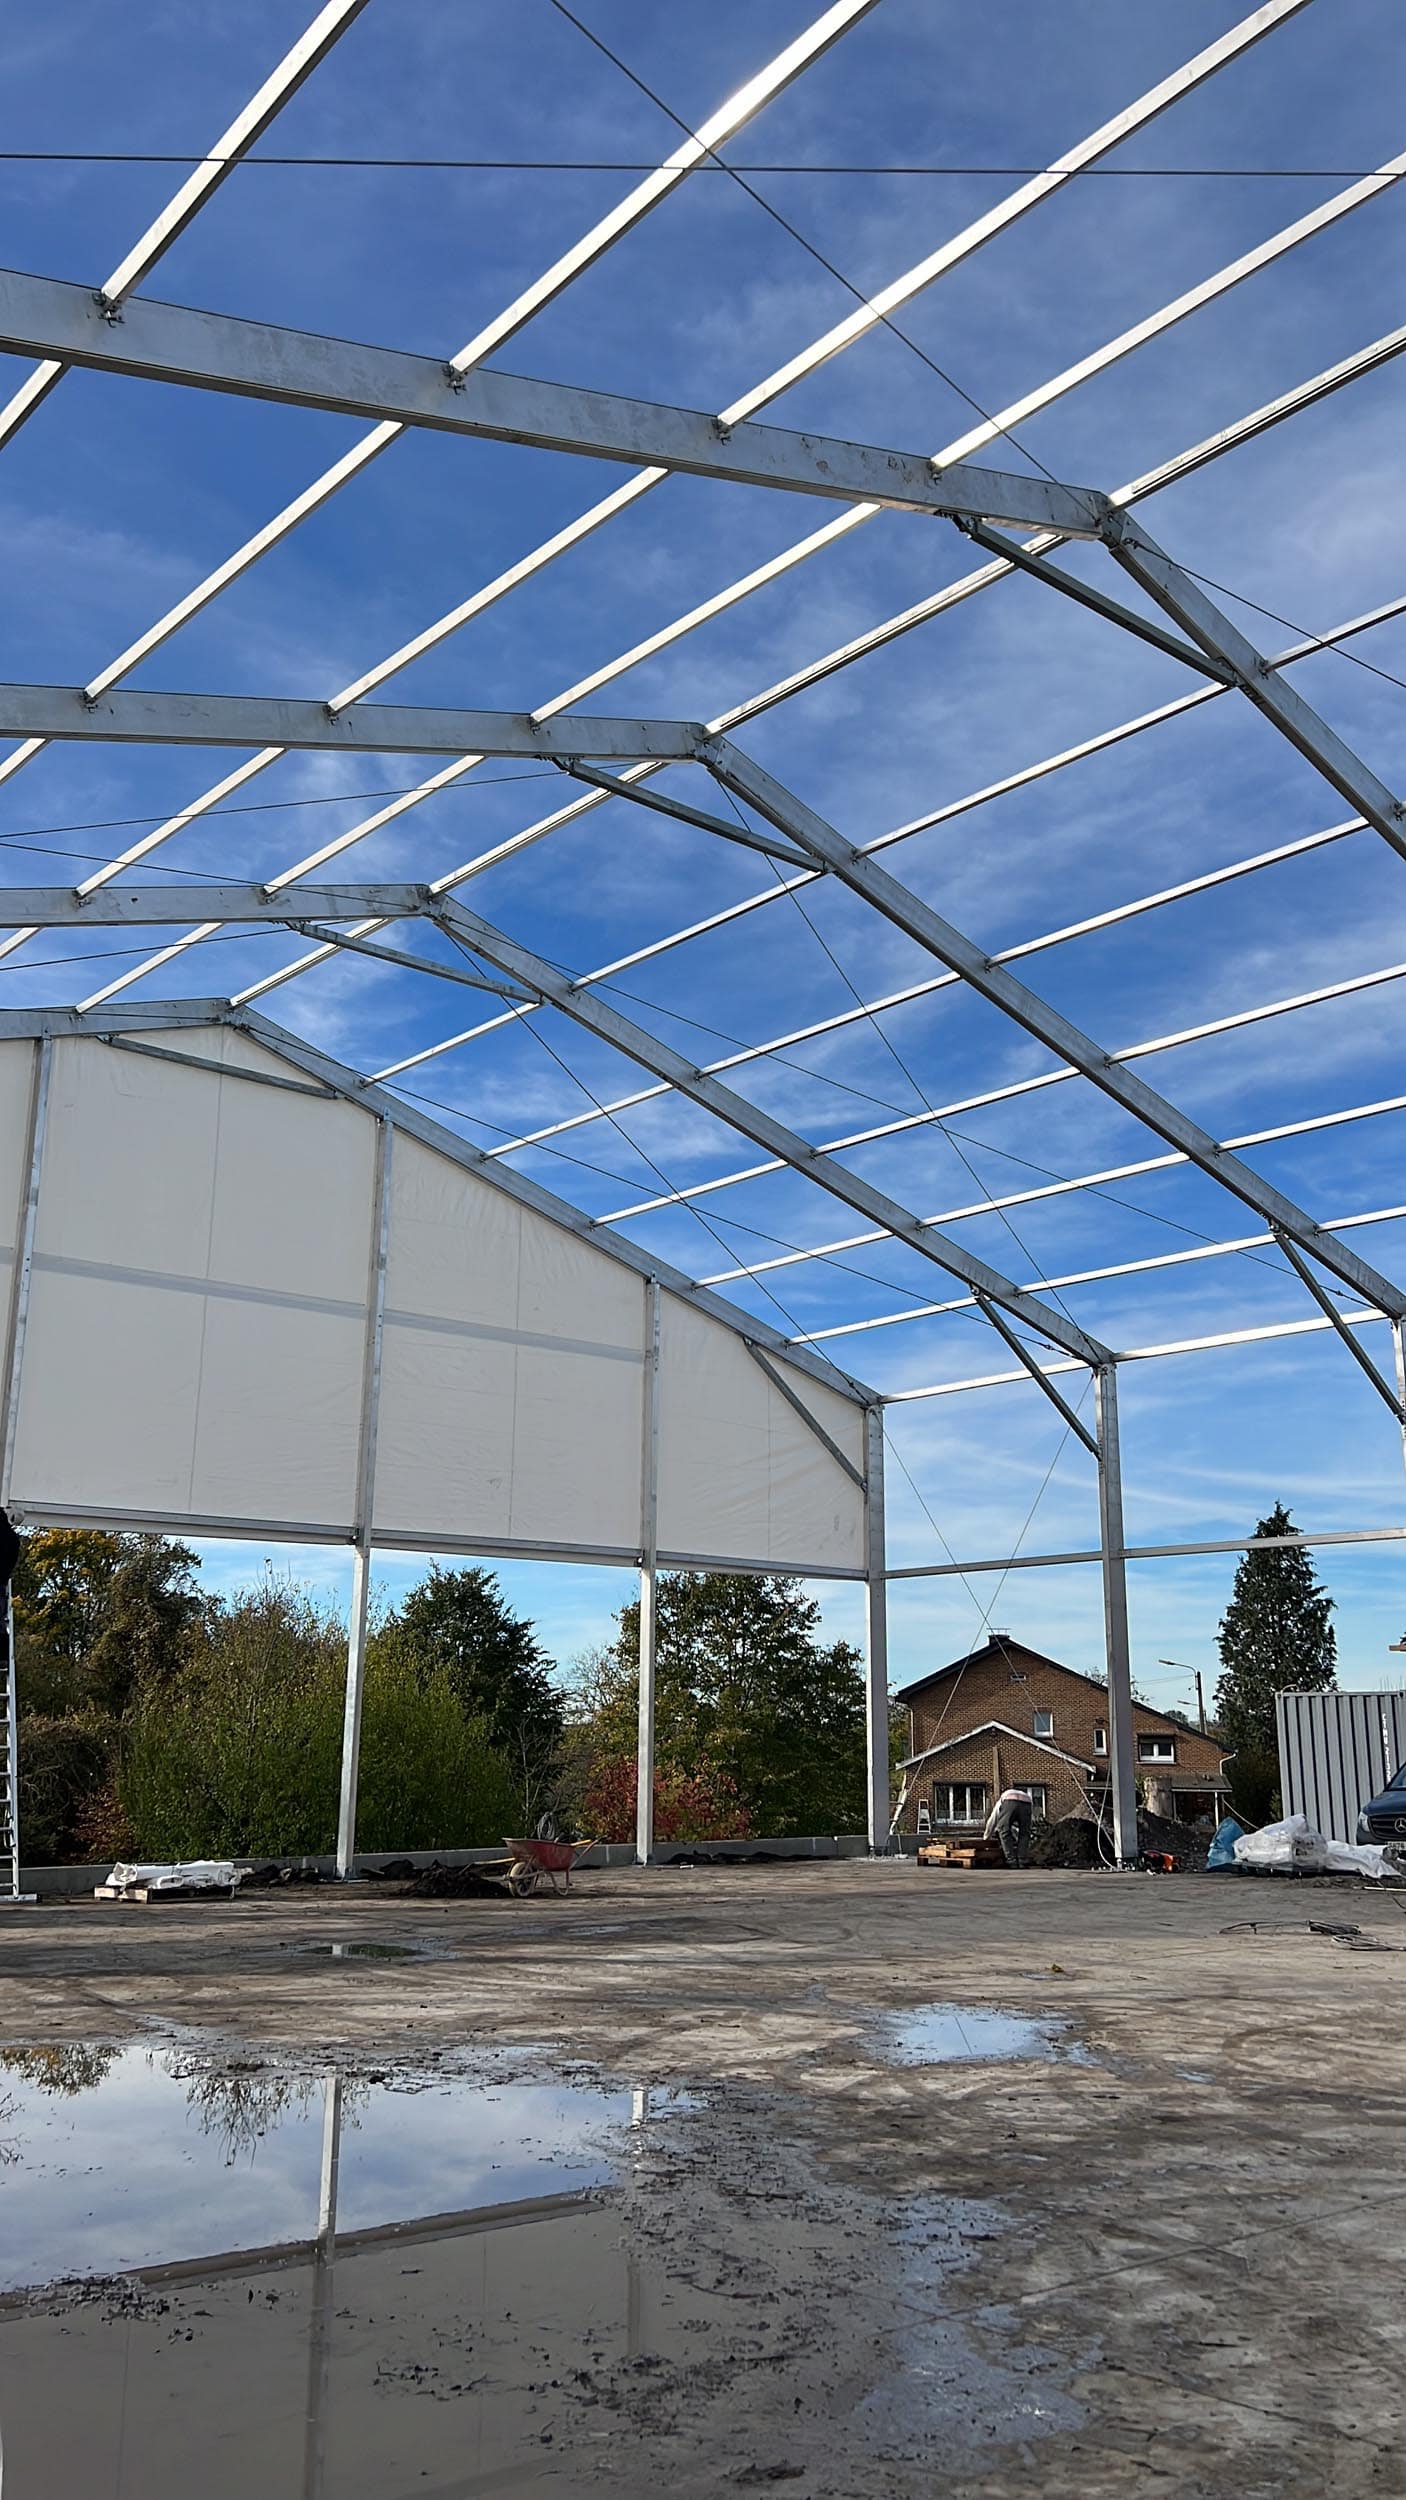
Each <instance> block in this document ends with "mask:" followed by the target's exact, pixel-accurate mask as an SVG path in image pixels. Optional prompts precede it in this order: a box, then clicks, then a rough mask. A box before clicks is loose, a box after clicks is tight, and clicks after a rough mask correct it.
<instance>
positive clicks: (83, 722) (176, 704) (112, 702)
mask: <svg viewBox="0 0 1406 2500" xmlns="http://www.w3.org/2000/svg"><path fill="white" fill-rule="evenodd" d="M5 735H9V736H13V737H24V738H27V737H30V736H35V737H42V738H58V739H67V738H72V739H83V740H98V741H101V742H103V743H114V742H115V743H117V744H120V745H128V746H130V745H138V746H194V747H206V746H226V747H269V746H274V745H277V746H279V747H292V748H307V749H315V750H330V751H332V752H334V753H335V752H336V751H337V750H338V749H339V748H340V749H344V750H345V751H346V752H347V753H349V754H353V755H443V754H448V755H453V754H455V753H456V752H457V751H458V750H459V749H461V748H463V747H466V746H473V747H476V748H478V750H479V751H480V752H481V753H482V754H484V755H512V756H520V757H521V756H527V757H532V758H535V759H538V760H540V761H542V762H544V763H551V762H552V761H553V760H554V758H555V757H557V756H558V755H561V756H568V755H571V756H578V755H603V756H607V757H616V758H619V757H629V758H631V759H633V758H635V757H637V756H649V757H650V758H651V759H652V760H653V761H654V762H656V763H667V764H686V763H689V762H691V761H692V760H693V759H694V757H695V756H696V755H697V753H698V751H699V749H700V747H701V746H702V745H703V744H704V742H705V740H706V736H707V732H706V731H705V729H704V728H703V726H702V724H701V722H698V721H658V720H640V719H637V718H629V717H626V718H612V717H610V716H608V715H605V714H601V715H598V716H593V715H592V714H590V713H588V712H574V713H562V714H561V715H559V717H557V718H556V719H553V720H549V721H539V720H537V719H536V718H535V717H534V715H533V714H532V713H531V712H480V711H459V710H457V709H456V710H452V711H444V710H440V709H437V708H431V707H429V706H425V707H420V706H418V705H414V704H401V703H362V704H358V705H356V706H355V708H353V709H349V710H347V711H344V712H336V711H333V710H332V709H331V708H330V706H329V705H327V704H326V703H319V702H317V701H315V700H309V699H306V698H299V697H297V696H286V695H258V694H247V695H246V694H165V693H159V694H158V693H148V692H147V691H146V690H145V689H144V688H122V689H121V690H116V689H114V690H113V691H112V692H111V693H108V694H103V695H98V696H97V697H96V698H94V697H90V696H88V695H86V694H85V693H84V691H83V688H82V687H81V686H13V685H0V736H5ZM93 890H94V891H96V890H97V889H96V887H95V888H94V889H93Z"/></svg>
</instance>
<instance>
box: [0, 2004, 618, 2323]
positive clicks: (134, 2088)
mask: <svg viewBox="0 0 1406 2500" xmlns="http://www.w3.org/2000/svg"><path fill="white" fill-rule="evenodd" d="M658 2099H659V2096H656V2104H657V2103H658ZM637 2114H638V2113H637V2109H636V2104H635V2100H634V2097H633V2096H632V2095H631V2094H630V2093H629V2092H626V2091H618V2090H616V2091H608V2090H604V2089H602V2088H601V2087H600V2085H598V2084H597V2083H595V2082H594V2081H590V2082H585V2081H580V2080H575V2079H573V2080H572V2081H570V2082H554V2083H521V2082H517V2081H516V2080H511V2079H509V2080H506V2081H505V2080H494V2081H491V2082H487V2083H484V2082H478V2081H465V2080H463V2079H459V2078H456V2079H452V2080H450V2079H446V2080H442V2081H441V2080H439V2079H438V2078H435V2079H431V2080H428V2081H427V2080H426V2079H424V2078H423V2077H417V2078H416V2080H415V2083H414V2086H413V2088H410V2089H407V2088H404V2087H398V2086H397V2084H396V2083H395V2082H394V2081H393V2080H389V2079H383V2080H381V2081H379V2082H374V2083H369V2082H361V2083H350V2082H349V2083H346V2084H342V2083H338V2082H334V2080H333V2079H331V2078H329V2079H327V2081H326V2082H324V2081H323V2080H322V2079H321V2078H319V2077H317V2076H302V2077H298V2076H290V2075H288V2074H286V2073H283V2072H281V2071H277V2070H274V2069H270V2068H265V2067H261V2066H259V2065H257V2064H252V2063H250V2064H246V2065H243V2066H240V2065H238V2064H236V2065H234V2066H233V2067H230V2066H227V2065H225V2066H220V2067H218V2068H217V2067H214V2066H212V2065H209V2064H208V2063H206V2064H204V2065H203V2066H198V2065H196V2064H195V2063H194V2062H193V2061H192V2060H191V2059H190V2058H188V2057H185V2056H183V2055H182V2054H181V2053H180V2052H178V2051H168V2052H166V2053H164V2054H155V2053H153V2052H151V2051H150V2050H146V2049H136V2048H125V2049H116V2050H113V2049H97V2048H78V2049H72V2048H55V2049H38V2050H20V2051H14V2050H11V2051H10V2052H8V2053H7V2054H6V2055H5V2056H4V2057H3V2058H0V2291H14V2290H16V2289H17V2288H20V2287H22V2286H25V2285H31V2284H42V2283H47V2282H51V2281H54V2280H56V2279H58V2278H60V2277H65V2276H70V2275H103V2276H108V2275H116V2274H123V2273H127V2272H129V2271H134V2270H136V2269H140V2268H148V2267H152V2266H164V2265H170V2264H175V2263H189V2262H191V2261H192V2260H196V2259H199V2258H202V2257H205V2256H208V2255H209V2254H210V2252H211V2251H212V2250H213V2251H220V2252H222V2253H223V2254H225V2255H228V2254H229V2253H230V2252H239V2251H247V2250H250V2249H255V2248H259V2249H263V2248H271V2247H274V2246H277V2245H282V2244H288V2243H299V2242H302V2243H306V2242H309V2241H311V2240H313V2239H314V2238H315V2237H316V2235H317V2232H318V2230H319V2227H320V2216H321V2203H320V2199H321V2196H322V2190H323V2185H324V2174H325V2170H326V2166H327V2163H328V2161H329V2160H330V2159H333V2157H334V2156H333V2153H332V2152H329V2140H330V2139H329V2129H333V2128H334V2120H335V2128H334V2133H335V2148H334V2150H335V2168H336V2173H337V2182H336V2184H337V2228H338V2231H339V2232H347V2231H350V2232H357V2231H361V2230H365V2229H370V2228H375V2227H377V2226H380V2225H385V2224H388V2223H402V2222H419V2221H421V2220H423V2219H424V2218H426V2217H428V2216H431V2215H445V2214H453V2213H463V2212H465V2211H469V2210H473V2209H476V2208H481V2207H484V2206H498V2205H504V2204H512V2203H516V2202H519V2201H520V2200H522V2199H523V2198H526V2197H537V2196H542V2195H553V2196H556V2195H560V2194H561V2193H563V2192H568V2193H570V2192H577V2193H579V2192H580V2191H582V2190H584V2189H586V2188H589V2187H593V2186H596V2185H599V2184H600V2183H601V2182H602V2181H603V2180H604V2179H606V2178H607V2177H608V2176H609V2173H610V2169H611V2156H610V2149H609V2146H608V2144H607V2143H606V2141H605V2138H606V2136H607V2134H608V2132H609V2130H610V2129H612V2128H614V2127H618V2126H620V2125H622V2124H625V2123H627V2122H629V2121H630V2120H631V2119H632V2118H634V2117H636V2116H637Z"/></svg>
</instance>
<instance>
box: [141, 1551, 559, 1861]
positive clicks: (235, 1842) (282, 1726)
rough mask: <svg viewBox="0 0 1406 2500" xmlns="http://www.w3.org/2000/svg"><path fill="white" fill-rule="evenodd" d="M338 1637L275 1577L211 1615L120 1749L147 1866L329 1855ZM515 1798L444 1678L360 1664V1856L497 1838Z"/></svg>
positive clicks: (340, 1670)
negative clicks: (170, 1682) (179, 1669)
mask: <svg viewBox="0 0 1406 2500" xmlns="http://www.w3.org/2000/svg"><path fill="white" fill-rule="evenodd" d="M346 1647H347V1632H346V1625H345V1623H344V1622H343V1621H342V1619H341V1617H340V1615H339V1614H338V1613H337V1612H336V1610H335V1608H331V1607H326V1606H319V1605H318V1604H316V1603H315V1602H314V1600H313V1599H312V1598H310V1597H309V1596H308V1594H307V1592H306V1591H305V1590H302V1589H300V1588H298V1587H297V1586H296V1584H294V1583H293V1582H291V1581H287V1580H280V1579H277V1578H275V1577H274V1576H273V1575H269V1576H268V1577H267V1578H266V1579H265V1580H264V1581H263V1582H261V1583H260V1585H259V1586H258V1587H257V1588H255V1589H252V1590H250V1591H248V1592H246V1593H245V1594H244V1595H243V1596H240V1597H238V1598H236V1599H234V1600H233V1601H232V1602H230V1603H229V1604H227V1605H215V1606H212V1607H210V1608H209V1609H208V1610H207V1612H206V1614H205V1617H204V1619H203V1622H202V1625H201V1627H200V1632H199V1635H198V1638H197V1640H196V1642H195V1644H194V1646H193V1649H192V1654H191V1660H190V1663H189V1665H188V1667H187V1669H186V1671H185V1673H184V1674H183V1675H182V1677H181V1678H180V1679H179V1681H178V1682H177V1683H176V1685H175V1686H174V1687H171V1688H167V1687H152V1686H148V1687H147V1688H145V1689H144V1690H143V1692H142V1694H141V1696H140V1698H139V1700H138V1703H137V1706H136V1708H135V1710H134V1711H133V1713H132V1716H131V1720H130V1723H129V1727H128V1730H127V1733H126V1735H125V1737H124V1740H123V1746H122V1755H121V1769H120V1778H119V1787H120V1795H121V1800H122V1804H123V1807H124V1809H125V1812H126V1814H127V1816H128V1819H129V1821H130V1824H131V1827H132V1831H133V1833H134V1835H135V1845H136V1848H137V1850H138V1852H139V1853H140V1854H141V1855H142V1856H149V1857H153V1858H187V1857H275V1856H283V1855H292V1854H304V1855H308V1856H318V1855H325V1854H327V1853H328V1852H329V1851H330V1850H331V1849H332V1847H333V1845H334V1842H335V1839H336V1828H337V1795H338V1781H339V1769H340V1762H341V1743H342V1704H343V1694H344V1686H345V1677H346ZM515 1804H516V1797H515V1792H514V1788H513V1784H512V1782H511V1780H510V1779H509V1777H508V1774H507V1771H506V1769H505V1767H504V1764H503V1763H502V1761H501V1760H500V1758H499V1756H498V1755H497V1753H496V1752H495V1751H494V1748H493V1745H492V1743H491V1740H490V1737H489V1732H488V1729H487V1727H486V1725H485V1723H484V1721H483V1720H482V1719H481V1718H470V1717H468V1716H466V1714H465V1712H464V1709H463V1707H462V1703H461V1700H460V1697H459V1694H458V1693H457V1692H456V1690H455V1688H454V1686H453V1685H452V1683H451V1682H450V1679H449V1677H448V1676H447V1675H446V1674H445V1673H444V1671H443V1670H442V1669H438V1668H429V1669H426V1670H425V1671H424V1672H422V1673H412V1672H411V1671H410V1669H409V1667H408V1666H407V1664H406V1662H405V1660H404V1659H403V1658H402V1657H400V1656H399V1655H398V1654H397V1652H396V1651H395V1649H394V1648H391V1649H389V1650H388V1649H385V1648H381V1649H380V1650H379V1651H378V1652H377V1653H376V1654H374V1655H370V1654H368V1659H367V1670H366V1688H365V1695H364V1702H363V1711H362V1731H361V1778H360V1797H359V1806H358V1814H357V1840H358V1844H359V1846H360V1847H361V1848H363V1849H367V1850H393V1849H417V1848H418V1849H435V1848H468V1847H475V1846H478V1845H481V1844H484V1843H492V1842H495V1841H499V1840H501V1839H502V1838H503V1836H504V1833H505V1832H506V1830H507V1829H508V1827H509V1825H510V1823H511V1822H512V1820H513V1819H514V1807H515Z"/></svg>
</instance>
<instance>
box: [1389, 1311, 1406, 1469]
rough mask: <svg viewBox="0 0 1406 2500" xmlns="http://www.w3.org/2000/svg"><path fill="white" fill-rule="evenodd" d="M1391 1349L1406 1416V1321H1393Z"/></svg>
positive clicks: (1405, 1441) (1404, 1450)
mask: <svg viewBox="0 0 1406 2500" xmlns="http://www.w3.org/2000/svg"><path fill="white" fill-rule="evenodd" d="M1391 1348H1392V1353H1393V1355H1394V1356H1395V1358H1396V1394H1397V1397H1398V1399H1399V1400H1400V1403H1401V1408H1402V1412H1403V1414H1406V1320H1399V1319H1394V1320H1393V1321H1392V1323H1391ZM1401 1454H1402V1457H1403V1458H1406V1424H1403V1426H1402V1432H1401Z"/></svg>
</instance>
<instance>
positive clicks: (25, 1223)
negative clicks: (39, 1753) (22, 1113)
mask: <svg viewBox="0 0 1406 2500" xmlns="http://www.w3.org/2000/svg"><path fill="white" fill-rule="evenodd" d="M53 1057H54V1045H53V1042H52V1040H51V1038H50V1036H49V1035H48V1034H47V1033H45V1034H44V1035H43V1036H42V1037H41V1038H40V1040H39V1042H38V1043H37V1044H36V1047H35V1053H34V1079H33V1083H32V1086H31V1089H30V1097H29V1134H28V1139H27V1142H26V1150H25V1164H24V1175H25V1177H24V1184H23V1194H22V1196H21V1199H20V1204H19V1210H18V1219H19V1220H18V1222H17V1224H16V1227H15V1264H14V1269H13V1272H12V1275H11V1278H10V1308H9V1315H8V1322H7V1326H6V1330H5V1378H4V1428H3V1436H0V1504H8V1502H9V1499H10V1490H11V1480H12V1478H13V1475H14V1466H15V1436H16V1433H17V1431H18V1428H19V1411H20V1379H21V1373H22V1371H23V1367H24V1341H25V1335H26V1332H27V1330H28V1326H29V1288H30V1280H31V1278H32V1276H33V1273H34V1235H35V1229H36V1226H37V1224H38V1221H39V1178H40V1174H41V1172H42V1170H43V1164H44V1132H45V1128H46V1126H47V1124H48V1116H49V1083H50V1078H51V1076H52V1072H53ZM5 1775H6V1778H7V1780H8V1782H9V1792H10V1793H9V1797H8V1800H7V1804H8V1809H9V1825H10V1894H11V1898H12V1899H14V1900H18V1898H19V1889H20V1765H19V1696H18V1688H17V1684H16V1679H15V1610H14V1601H13V1596H12V1593H11V1590H10V1587H9V1586H8V1584H7V1586H6V1589H5Z"/></svg>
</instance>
